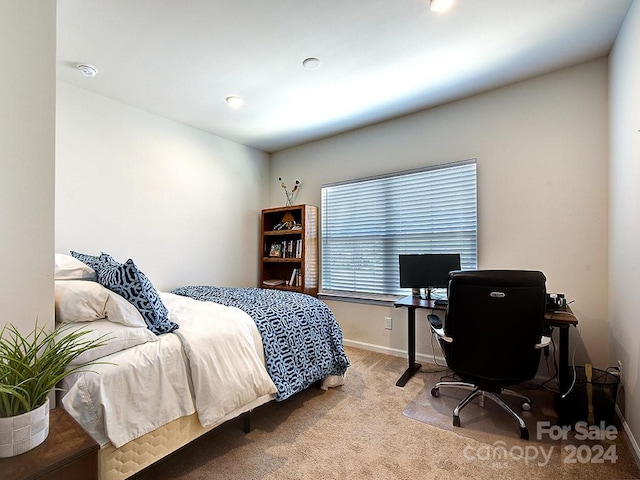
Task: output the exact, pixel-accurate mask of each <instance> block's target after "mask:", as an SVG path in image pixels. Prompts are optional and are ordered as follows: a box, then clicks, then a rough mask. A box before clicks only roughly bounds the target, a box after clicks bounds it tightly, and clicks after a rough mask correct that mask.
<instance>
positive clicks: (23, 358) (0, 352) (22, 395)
mask: <svg viewBox="0 0 640 480" xmlns="http://www.w3.org/2000/svg"><path fill="white" fill-rule="evenodd" d="M88 333H91V331H90V330H80V329H78V328H73V326H72V325H68V324H63V325H61V326H59V327H57V328H56V329H55V330H53V331H47V330H46V329H45V328H44V327H38V326H37V325H36V327H35V328H34V329H33V330H32V331H31V332H30V333H29V334H28V335H23V334H21V333H20V331H18V329H17V328H16V327H14V326H13V325H11V324H7V325H5V326H4V327H3V328H2V330H1V331H0V417H12V416H15V415H20V414H22V413H26V412H29V411H31V410H33V409H35V408H38V407H39V406H41V405H43V404H44V402H45V400H46V398H47V395H49V392H51V391H52V390H55V389H56V384H57V383H58V382H59V381H60V380H62V379H63V378H65V377H66V376H68V375H71V374H72V373H75V372H77V371H78V370H81V369H83V368H86V367H88V366H90V365H95V364H97V363H101V362H95V361H91V362H84V363H78V364H77V365H73V366H72V367H70V368H67V367H68V366H69V363H70V362H71V361H72V360H74V359H76V358H77V357H78V356H80V355H81V354H82V353H84V352H86V351H88V350H91V349H92V348H96V347H99V346H101V345H104V344H105V343H106V340H107V339H106V338H105V337H104V336H101V337H99V338H97V339H93V340H88V339H86V338H85V335H87V334H88Z"/></svg>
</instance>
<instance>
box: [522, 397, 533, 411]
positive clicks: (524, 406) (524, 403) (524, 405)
mask: <svg viewBox="0 0 640 480" xmlns="http://www.w3.org/2000/svg"><path fill="white" fill-rule="evenodd" d="M520 408H521V409H522V410H524V411H525V412H529V411H531V403H529V402H527V401H526V400H523V401H521V402H520Z"/></svg>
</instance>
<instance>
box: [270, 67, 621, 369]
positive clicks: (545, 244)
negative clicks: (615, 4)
mask: <svg viewBox="0 0 640 480" xmlns="http://www.w3.org/2000/svg"><path fill="white" fill-rule="evenodd" d="M607 148H608V143H607V61H606V59H600V60H596V61H592V62H589V63H585V64H582V65H579V66H577V67H573V68H569V69H565V70H561V71H558V72H555V73H551V74H548V75H544V76H541V77H538V78H535V79H531V80H528V81H524V82H521V83H518V84H514V85H512V86H509V87H505V88H500V89H497V90H494V91H491V92H488V93H485V94H482V95H478V96H475V97H471V98H468V99H465V100H462V101H458V102H454V103H450V104H447V105H444V106H441V107H438V108H434V109H431V110H427V111H424V112H421V113H417V114H414V115H411V116H407V117H404V118H399V119H396V120H393V121H389V122H385V123H381V124H379V125H376V126H372V127H368V128H364V129H361V130H357V131H353V132H350V133H346V134H343V135H338V136H335V137H332V138H329V139H325V140H321V141H317V142H313V143H309V144H307V145H303V146H299V147H296V148H292V149H289V150H286V151H282V152H278V153H276V154H273V156H272V166H271V177H273V178H272V179H271V180H272V181H271V184H270V186H271V203H272V204H273V205H281V204H282V202H283V200H284V194H283V193H282V191H281V189H280V188H279V186H278V183H277V181H276V179H277V177H278V176H283V177H284V178H285V179H286V180H288V181H293V179H296V178H299V179H300V180H301V182H302V186H301V189H300V193H299V196H298V199H297V200H298V202H299V203H311V204H316V205H318V204H319V202H320V186H321V185H322V184H323V183H327V182H334V181H338V180H345V179H352V178H358V177H363V176H368V175H374V174H379V173H385V172H392V171H399V170H404V169H409V168H415V167H420V166H425V165H434V164H440V163H446V162H452V161H457V160H464V159H468V158H477V160H478V202H479V205H478V230H479V239H478V244H479V247H478V259H479V268H524V269H540V270H542V271H543V272H544V273H545V274H546V276H547V290H548V291H550V292H561V293H565V294H566V295H567V297H568V298H569V299H575V303H574V304H572V305H571V306H572V308H573V310H574V312H575V313H576V314H577V316H578V318H579V320H580V327H579V328H580V335H577V332H572V336H571V337H572V346H577V348H578V350H577V355H576V358H577V360H578V361H584V359H585V357H587V355H588V357H590V359H591V361H592V362H593V363H594V365H595V366H598V367H605V366H608V362H609V352H608V342H607V338H608V326H607V293H606V292H607V275H608V271H607V255H606V251H607V215H608V213H607V189H608V182H607ZM327 303H328V304H329V305H330V307H331V308H332V310H333V311H334V312H335V313H336V316H337V318H338V320H339V322H340V324H341V325H342V327H343V330H344V334H345V338H346V339H347V340H350V341H356V342H362V343H365V344H370V345H374V346H377V347H380V348H383V349H389V350H390V351H394V350H396V351H406V348H407V347H406V312H405V311H403V310H396V311H394V310H393V308H392V307H378V306H371V305H362V304H356V303H345V302H338V301H328V302H327ZM385 316H392V317H393V318H394V329H393V330H391V331H388V330H385V329H384V320H383V319H384V317H385ZM418 320H419V321H418V334H417V335H418V339H419V340H418V348H417V351H418V352H419V353H424V354H431V353H432V350H431V345H430V343H429V341H428V339H429V335H428V334H427V327H426V320H425V318H424V315H422V316H420V317H419V319H418ZM585 347H586V350H587V352H588V354H586V353H585V352H584V350H585Z"/></svg>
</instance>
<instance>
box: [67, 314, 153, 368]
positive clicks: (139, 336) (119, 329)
mask: <svg viewBox="0 0 640 480" xmlns="http://www.w3.org/2000/svg"><path fill="white" fill-rule="evenodd" d="M77 330H81V331H85V330H86V331H87V332H89V333H87V334H85V335H82V336H81V337H80V338H79V339H78V341H80V342H87V341H91V340H97V339H99V338H100V337H102V336H104V339H103V340H104V342H105V345H101V346H99V347H96V348H92V349H91V350H87V351H86V352H83V353H81V354H80V355H78V357H77V358H75V359H74V360H73V361H72V362H71V363H70V365H78V364H80V363H85V362H92V361H94V360H96V359H98V358H101V357H104V356H106V355H111V354H112V353H116V352H119V351H121V350H125V349H127V348H131V347H135V346H136V345H142V344H143V343H147V342H156V341H158V340H159V337H158V336H157V335H156V334H155V333H153V332H152V331H151V330H149V329H148V328H146V327H127V326H124V325H120V324H118V323H113V322H110V321H109V320H96V321H93V322H85V323H76V324H74V325H67V328H63V329H62V331H61V333H60V334H62V335H64V334H68V333H69V332H75V331H77ZM105 361H108V360H105Z"/></svg>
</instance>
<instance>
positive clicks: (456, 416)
mask: <svg viewBox="0 0 640 480" xmlns="http://www.w3.org/2000/svg"><path fill="white" fill-rule="evenodd" d="M441 387H455V388H462V389H464V390H471V393H470V394H469V395H467V396H466V397H465V398H464V399H463V400H462V401H461V402H460V403H459V404H458V406H457V407H456V408H454V409H453V426H454V427H459V426H460V410H462V409H463V408H464V407H466V406H467V405H468V404H469V403H471V401H473V399H475V398H476V397H478V396H479V397H480V404H481V405H484V399H485V398H489V399H491V400H493V401H494V402H495V403H496V404H498V405H499V406H500V407H502V409H503V410H505V411H506V412H508V413H509V414H510V415H511V416H512V417H513V418H515V419H516V421H517V422H518V426H519V427H520V438H522V439H524V440H529V430H528V429H527V425H526V424H525V423H524V420H523V419H522V417H520V415H518V414H517V413H516V412H515V410H513V409H512V408H511V407H510V406H509V405H507V404H506V403H505V402H504V401H503V400H502V399H501V398H500V397H499V396H498V395H496V394H495V393H493V392H488V391H486V390H482V389H481V388H480V387H478V386H477V385H474V384H473V383H468V382H438V383H436V385H435V386H434V387H433V388H432V389H431V395H433V396H434V397H439V396H440V388H441ZM500 394H505V395H511V396H513V397H517V398H520V399H521V402H520V407H521V408H522V409H523V410H525V411H529V410H531V398H529V397H527V396H526V395H523V394H521V393H519V392H516V391H514V390H510V389H508V388H503V389H501V390H500Z"/></svg>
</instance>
